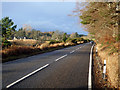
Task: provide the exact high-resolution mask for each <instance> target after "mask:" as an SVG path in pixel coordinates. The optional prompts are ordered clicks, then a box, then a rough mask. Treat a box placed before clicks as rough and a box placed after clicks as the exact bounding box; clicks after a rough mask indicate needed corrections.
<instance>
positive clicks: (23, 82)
mask: <svg viewBox="0 0 120 90" xmlns="http://www.w3.org/2000/svg"><path fill="white" fill-rule="evenodd" d="M91 46H92V44H91V43H85V44H80V45H77V46H72V47H68V48H64V49H60V50H56V51H52V52H48V53H44V54H39V55H34V56H30V57H27V58H22V59H17V60H15V61H10V62H6V63H3V65H2V79H3V80H2V86H3V88H88V72H89V60H90V49H91Z"/></svg>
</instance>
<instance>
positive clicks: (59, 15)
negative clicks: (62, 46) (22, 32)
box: [2, 2, 88, 35]
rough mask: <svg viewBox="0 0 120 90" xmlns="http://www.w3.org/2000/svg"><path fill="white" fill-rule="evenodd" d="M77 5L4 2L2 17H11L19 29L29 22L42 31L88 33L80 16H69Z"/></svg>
mask: <svg viewBox="0 0 120 90" xmlns="http://www.w3.org/2000/svg"><path fill="white" fill-rule="evenodd" d="M75 7H76V3H75V2H2V18H3V17H6V16H8V17H10V18H11V19H12V20H13V22H14V23H15V24H16V25H17V30H18V29H19V28H21V27H23V25H24V24H28V25H30V26H31V27H32V28H33V29H36V30H40V31H42V32H47V31H55V30H60V31H63V32H67V33H68V34H71V33H74V32H78V33H79V34H85V35H87V34H88V33H87V32H86V31H84V28H83V27H82V26H81V24H80V23H79V22H80V21H79V17H77V16H69V15H70V14H73V13H72V11H73V10H75Z"/></svg>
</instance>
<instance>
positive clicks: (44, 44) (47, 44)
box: [39, 43, 49, 50]
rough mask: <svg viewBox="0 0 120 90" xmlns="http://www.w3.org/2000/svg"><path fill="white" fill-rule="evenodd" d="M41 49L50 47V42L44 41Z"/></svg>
mask: <svg viewBox="0 0 120 90" xmlns="http://www.w3.org/2000/svg"><path fill="white" fill-rule="evenodd" d="M39 48H40V49H42V50H44V49H48V48H49V43H43V44H41V45H40V46H39Z"/></svg>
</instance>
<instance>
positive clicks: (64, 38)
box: [63, 33, 67, 42]
mask: <svg viewBox="0 0 120 90" xmlns="http://www.w3.org/2000/svg"><path fill="white" fill-rule="evenodd" d="M66 40H67V33H64V35H63V41H64V42H65V41H66Z"/></svg>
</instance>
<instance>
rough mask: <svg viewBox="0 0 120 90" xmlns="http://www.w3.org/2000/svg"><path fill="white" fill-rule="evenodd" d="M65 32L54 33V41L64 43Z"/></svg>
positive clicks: (57, 31)
mask: <svg viewBox="0 0 120 90" xmlns="http://www.w3.org/2000/svg"><path fill="white" fill-rule="evenodd" d="M63 34H64V33H63V32H60V31H59V30H56V31H54V33H53V34H52V39H53V40H56V41H62V40H63Z"/></svg>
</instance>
